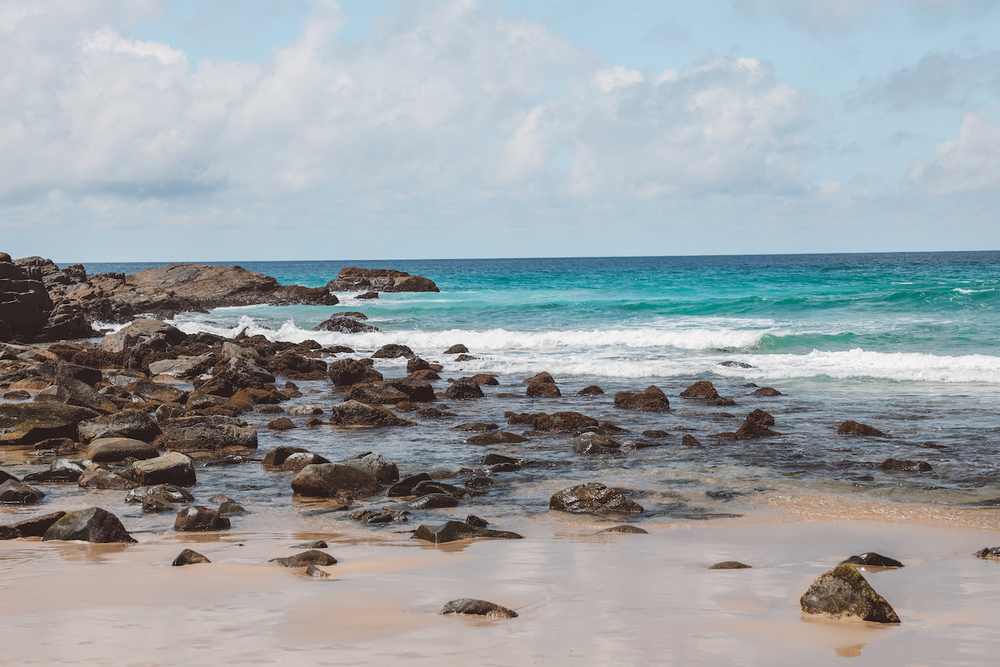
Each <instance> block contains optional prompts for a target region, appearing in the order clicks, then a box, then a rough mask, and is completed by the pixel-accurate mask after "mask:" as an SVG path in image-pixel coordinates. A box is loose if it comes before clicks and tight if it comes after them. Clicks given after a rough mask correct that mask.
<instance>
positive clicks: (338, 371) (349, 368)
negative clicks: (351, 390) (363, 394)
mask: <svg viewBox="0 0 1000 667" xmlns="http://www.w3.org/2000/svg"><path fill="white" fill-rule="evenodd" d="M327 373H328V374H329V375H330V379H331V380H332V381H333V384H334V386H337V387H347V386H350V385H354V384H360V383H363V382H378V381H380V380H381V379H382V374H381V373H379V372H378V371H377V370H375V369H374V368H372V361H371V360H370V359H368V360H362V359H338V360H337V361H331V362H330V366H329V368H328V369H327Z"/></svg>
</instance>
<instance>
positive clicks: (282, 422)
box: [267, 417, 295, 431]
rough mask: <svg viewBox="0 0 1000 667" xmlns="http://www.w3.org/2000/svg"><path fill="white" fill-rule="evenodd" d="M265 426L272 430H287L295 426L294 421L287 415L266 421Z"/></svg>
mask: <svg viewBox="0 0 1000 667" xmlns="http://www.w3.org/2000/svg"><path fill="white" fill-rule="evenodd" d="M267 427H268V428H269V429H271V430H272V431H288V430H290V429H293V428H295V422H293V421H292V420H291V419H289V418H288V417H278V418H277V419H272V420H271V421H269V422H267Z"/></svg>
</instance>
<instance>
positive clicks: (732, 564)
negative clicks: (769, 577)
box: [708, 560, 750, 570]
mask: <svg viewBox="0 0 1000 667" xmlns="http://www.w3.org/2000/svg"><path fill="white" fill-rule="evenodd" d="M708 569H709V570H749V569H750V566H749V565H747V564H745V563H741V562H739V561H738V560H726V561H722V562H721V563H716V564H715V565H712V566H710V567H709V568H708Z"/></svg>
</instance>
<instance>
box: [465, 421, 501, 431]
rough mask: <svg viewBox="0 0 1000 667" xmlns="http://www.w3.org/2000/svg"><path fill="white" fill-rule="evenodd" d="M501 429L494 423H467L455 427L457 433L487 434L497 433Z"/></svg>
mask: <svg viewBox="0 0 1000 667" xmlns="http://www.w3.org/2000/svg"><path fill="white" fill-rule="evenodd" d="M498 428H500V427H499V426H498V425H497V424H494V423H492V422H467V423H465V424H459V425H458V426H456V427H455V430H456V431H470V432H473V433H485V432H487V431H495V430H497V429H498Z"/></svg>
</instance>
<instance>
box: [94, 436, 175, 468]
mask: <svg viewBox="0 0 1000 667" xmlns="http://www.w3.org/2000/svg"><path fill="white" fill-rule="evenodd" d="M158 455H159V452H157V451H156V447H154V446H153V445H151V444H149V443H146V442H143V441H142V440H133V439H131V438H98V439H97V440H94V441H93V442H91V443H90V446H89V447H87V458H88V459H90V460H91V461H94V462H95V463H118V462H119V461H124V460H125V459H128V458H133V459H151V458H153V457H154V456H158Z"/></svg>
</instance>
